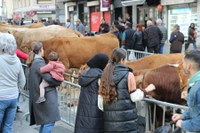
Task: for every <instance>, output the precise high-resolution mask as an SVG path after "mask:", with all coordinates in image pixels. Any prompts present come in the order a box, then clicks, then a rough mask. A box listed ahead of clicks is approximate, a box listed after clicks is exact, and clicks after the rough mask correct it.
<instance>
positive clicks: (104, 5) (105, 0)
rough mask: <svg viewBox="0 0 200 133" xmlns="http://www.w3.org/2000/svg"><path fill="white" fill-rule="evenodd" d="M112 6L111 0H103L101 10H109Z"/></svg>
mask: <svg viewBox="0 0 200 133" xmlns="http://www.w3.org/2000/svg"><path fill="white" fill-rule="evenodd" d="M109 8H110V0H101V11H108V10H109Z"/></svg>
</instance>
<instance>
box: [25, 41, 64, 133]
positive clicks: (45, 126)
mask: <svg viewBox="0 0 200 133" xmlns="http://www.w3.org/2000/svg"><path fill="white" fill-rule="evenodd" d="M31 48H32V49H31V50H32V51H31V52H30V53H29V60H28V62H27V63H28V64H29V66H30V71H29V78H28V86H29V96H30V98H29V112H30V125H35V124H36V125H41V126H40V131H39V133H51V132H52V130H53V128H54V125H55V122H56V121H58V120H60V113H59V109H58V96H57V90H56V87H57V86H59V85H60V84H61V82H60V81H57V80H55V79H54V78H52V76H51V75H50V73H40V68H41V67H43V66H45V65H46V63H45V61H44V59H43V56H44V49H43V44H42V43H41V42H33V43H32V47H31ZM43 79H44V80H45V81H46V82H47V83H48V84H49V86H48V87H46V88H45V97H46V101H45V102H44V103H41V104H37V103H36V101H37V99H38V97H39V95H40V87H39V86H40V83H41V82H42V80H43Z"/></svg>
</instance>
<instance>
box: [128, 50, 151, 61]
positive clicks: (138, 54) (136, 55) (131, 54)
mask: <svg viewBox="0 0 200 133" xmlns="http://www.w3.org/2000/svg"><path fill="white" fill-rule="evenodd" d="M152 54H153V53H149V52H145V51H138V50H133V49H127V60H128V61H135V60H138V59H140V58H143V57H145V56H149V55H152Z"/></svg>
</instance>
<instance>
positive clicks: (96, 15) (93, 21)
mask: <svg viewBox="0 0 200 133" xmlns="http://www.w3.org/2000/svg"><path fill="white" fill-rule="evenodd" d="M90 16H91V17H90V30H91V32H98V31H99V26H100V24H101V13H100V12H92V13H91V14H90Z"/></svg>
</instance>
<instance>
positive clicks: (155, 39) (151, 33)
mask: <svg viewBox="0 0 200 133" xmlns="http://www.w3.org/2000/svg"><path fill="white" fill-rule="evenodd" d="M162 37H163V34H162V32H161V31H160V29H159V28H158V27H156V26H154V25H153V22H152V21H151V20H148V21H147V28H146V29H145V31H144V40H145V43H146V46H147V51H148V52H150V53H158V51H159V46H160V42H161V40H162Z"/></svg>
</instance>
